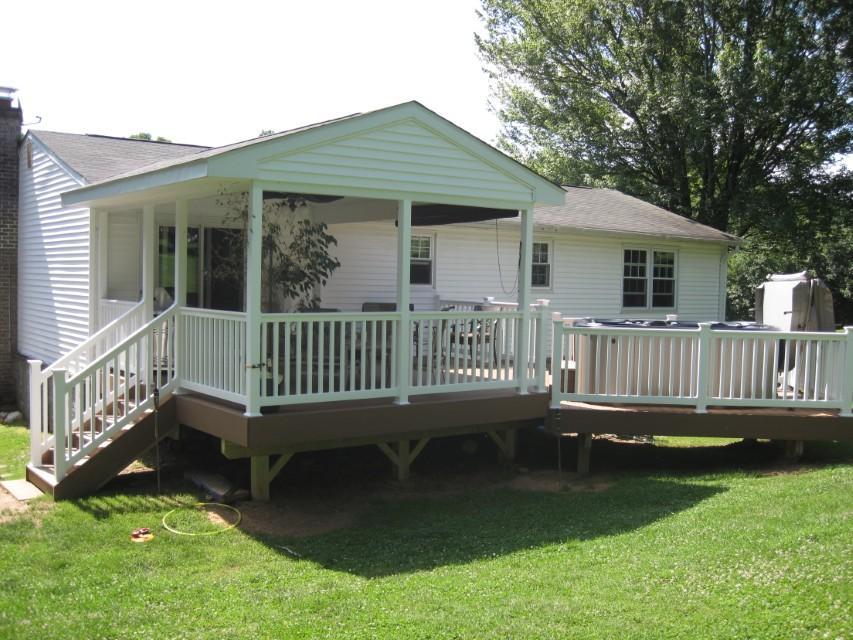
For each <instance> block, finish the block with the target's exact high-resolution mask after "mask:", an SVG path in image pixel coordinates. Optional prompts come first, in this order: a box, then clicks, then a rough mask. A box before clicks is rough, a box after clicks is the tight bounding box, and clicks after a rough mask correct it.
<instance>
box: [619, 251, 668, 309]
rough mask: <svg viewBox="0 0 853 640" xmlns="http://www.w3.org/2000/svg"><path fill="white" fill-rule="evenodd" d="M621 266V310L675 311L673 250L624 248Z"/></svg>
mask: <svg viewBox="0 0 853 640" xmlns="http://www.w3.org/2000/svg"><path fill="white" fill-rule="evenodd" d="M622 263H623V264H622V307H623V308H626V309H647V308H652V309H673V308H675V252H674V251H658V250H649V249H625V250H624V251H623V258H622Z"/></svg>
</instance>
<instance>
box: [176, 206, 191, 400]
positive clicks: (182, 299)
mask: <svg viewBox="0 0 853 640" xmlns="http://www.w3.org/2000/svg"><path fill="white" fill-rule="evenodd" d="M188 214H189V203H188V202H187V201H186V200H178V201H177V202H175V305H177V307H178V309H181V308H183V307H185V306H187V217H188ZM182 328H183V327H182V323H181V317H180V315H178V316H176V317H175V357H176V362H175V377H176V378H177V379H178V386H180V385H181V381H182V380H183V373H184V372H183V368H184V363H183V359H184V358H183V355H182V353H183V352H182V349H183V348H184V336H183V335H182V331H181V329H182Z"/></svg>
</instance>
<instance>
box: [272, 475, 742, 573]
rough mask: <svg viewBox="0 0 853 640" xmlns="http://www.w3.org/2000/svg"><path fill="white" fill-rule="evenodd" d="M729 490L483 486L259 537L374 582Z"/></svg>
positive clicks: (640, 523) (570, 540) (643, 518)
mask: <svg viewBox="0 0 853 640" xmlns="http://www.w3.org/2000/svg"><path fill="white" fill-rule="evenodd" d="M724 490H725V489H723V488H721V487H714V486H707V485H699V484H691V483H689V482H677V481H665V480H657V479H648V478H637V479H632V480H631V481H630V482H621V483H618V484H617V485H615V486H614V487H612V488H610V489H608V490H606V491H603V492H595V493H566V492H560V493H545V492H530V491H516V490H511V489H506V488H502V489H497V490H482V489H481V490H473V491H470V492H467V493H464V494H460V495H453V496H442V497H440V498H413V499H407V500H398V501H389V502H385V503H383V504H382V505H373V507H372V508H371V509H369V510H368V511H367V512H366V513H365V514H363V516H362V517H361V518H360V519H359V520H358V521H357V523H356V524H355V526H352V527H350V528H347V529H341V530H338V531H334V532H332V533H327V534H324V535H319V536H314V537H311V538H304V539H300V540H297V541H287V540H282V539H276V538H271V537H260V536H259V537H260V539H261V540H262V541H263V542H265V543H266V544H267V545H268V546H269V547H270V548H272V549H275V550H277V551H278V552H279V553H284V552H286V550H283V549H282V546H283V545H290V547H292V548H293V549H295V550H297V552H298V553H299V554H300V555H301V557H302V558H303V559H304V560H309V561H313V562H316V563H318V564H320V565H322V566H324V567H326V568H328V569H331V570H335V571H344V572H347V573H351V574H355V575H359V576H362V577H368V578H373V577H382V576H390V575H396V574H402V573H412V572H418V571H427V570H431V569H434V568H437V567H442V566H448V565H458V564H466V563H469V562H476V561H478V560H485V559H491V558H495V557H499V556H503V555H507V554H512V553H515V552H518V551H523V550H525V549H533V548H537V547H542V546H544V545H554V544H561V545H572V544H574V543H576V542H580V541H583V540H589V539H593V538H599V537H605V536H614V535H619V534H622V533H626V532H629V531H633V530H635V529H638V528H641V527H644V526H647V525H649V524H651V523H653V522H655V521H657V520H660V519H662V518H667V517H670V516H672V515H673V514H675V513H678V512H680V511H683V510H685V509H689V508H690V507H692V506H694V505H696V504H697V503H699V502H701V501H702V500H705V499H707V498H710V497H711V496H713V495H715V494H717V493H720V492H722V491H724ZM290 547H289V548H290Z"/></svg>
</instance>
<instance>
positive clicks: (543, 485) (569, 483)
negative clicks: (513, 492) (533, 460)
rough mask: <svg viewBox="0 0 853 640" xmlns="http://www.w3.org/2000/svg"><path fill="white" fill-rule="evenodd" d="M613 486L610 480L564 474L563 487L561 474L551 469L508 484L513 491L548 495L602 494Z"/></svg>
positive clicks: (525, 476)
mask: <svg viewBox="0 0 853 640" xmlns="http://www.w3.org/2000/svg"><path fill="white" fill-rule="evenodd" d="M613 485H614V482H613V481H611V480H610V479H608V478H597V477H593V478H573V477H572V475H571V474H564V475H563V484H562V486H561V485H560V477H559V474H558V473H557V472H556V471H553V470H550V469H548V470H543V471H532V472H530V473H525V474H523V475H519V476H516V477H515V478H513V479H512V480H510V481H509V482H508V483H507V486H508V487H510V488H511V489H518V490H520V491H543V492H547V493H558V492H560V491H572V492H577V493H601V492H602V491H607V490H608V489H609V488H610V487H612V486H613Z"/></svg>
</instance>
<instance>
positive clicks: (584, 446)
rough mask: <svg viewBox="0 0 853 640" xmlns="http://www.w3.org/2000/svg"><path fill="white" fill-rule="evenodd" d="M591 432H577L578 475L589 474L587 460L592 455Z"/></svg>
mask: <svg viewBox="0 0 853 640" xmlns="http://www.w3.org/2000/svg"><path fill="white" fill-rule="evenodd" d="M591 454H592V434H591V433H579V434H578V466H577V472H578V475H579V476H585V475H589V460H590V458H591V457H592V455H591Z"/></svg>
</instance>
